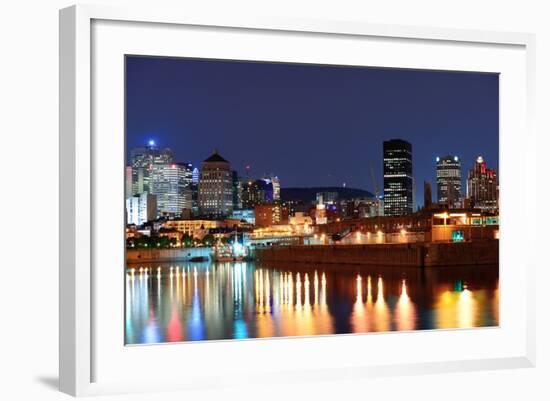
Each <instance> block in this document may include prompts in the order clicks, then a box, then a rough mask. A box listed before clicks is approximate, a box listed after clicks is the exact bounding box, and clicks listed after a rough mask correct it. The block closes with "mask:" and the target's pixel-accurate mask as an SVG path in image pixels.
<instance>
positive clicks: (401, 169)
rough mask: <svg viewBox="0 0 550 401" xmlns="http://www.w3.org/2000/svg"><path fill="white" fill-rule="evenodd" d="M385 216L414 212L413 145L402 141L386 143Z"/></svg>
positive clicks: (393, 140)
mask: <svg viewBox="0 0 550 401" xmlns="http://www.w3.org/2000/svg"><path fill="white" fill-rule="evenodd" d="M383 150H384V169H383V170H384V215H385V216H401V215H407V214H411V213H412V212H413V176H412V145H411V144H410V143H409V142H407V141H404V140H401V139H392V140H389V141H384V147H383Z"/></svg>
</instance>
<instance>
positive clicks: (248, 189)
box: [242, 178, 274, 209]
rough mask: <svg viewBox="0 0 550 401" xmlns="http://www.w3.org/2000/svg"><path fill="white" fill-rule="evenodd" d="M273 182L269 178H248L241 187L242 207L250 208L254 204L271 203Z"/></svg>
mask: <svg viewBox="0 0 550 401" xmlns="http://www.w3.org/2000/svg"><path fill="white" fill-rule="evenodd" d="M273 200H274V197H273V183H272V181H271V180H270V179H266V178H262V179H260V180H255V181H252V180H249V181H247V182H245V183H244V185H243V187H242V207H243V208H245V209H252V208H254V207H255V206H256V205H264V204H268V203H273Z"/></svg>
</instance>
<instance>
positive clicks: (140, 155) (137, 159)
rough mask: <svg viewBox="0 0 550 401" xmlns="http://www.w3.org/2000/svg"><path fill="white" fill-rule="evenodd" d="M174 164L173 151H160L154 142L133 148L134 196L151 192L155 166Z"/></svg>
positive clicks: (131, 152)
mask: <svg viewBox="0 0 550 401" xmlns="http://www.w3.org/2000/svg"><path fill="white" fill-rule="evenodd" d="M171 163H172V151H171V150H170V149H169V148H164V149H159V148H158V147H157V145H156V144H155V142H154V141H149V142H148V144H147V145H146V146H142V147H137V148H133V149H132V150H131V151H130V166H131V168H132V195H139V194H141V193H143V192H149V193H152V191H151V173H152V171H153V167H154V166H155V165H167V164H171Z"/></svg>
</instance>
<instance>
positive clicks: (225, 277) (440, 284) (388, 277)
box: [125, 262, 499, 344]
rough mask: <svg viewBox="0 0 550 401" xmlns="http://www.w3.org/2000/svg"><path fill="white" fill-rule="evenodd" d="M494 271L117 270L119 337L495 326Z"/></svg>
mask: <svg viewBox="0 0 550 401" xmlns="http://www.w3.org/2000/svg"><path fill="white" fill-rule="evenodd" d="M498 319H499V289H498V267H497V266H488V267H462V268H442V269H418V268H411V269H409V268H398V267H393V268H380V269H376V268H371V267H360V268H357V267H350V266H333V265H330V266H320V265H290V266H288V265H287V266H279V265H277V266H267V265H256V264H255V263H245V262H234V263H222V264H210V263H184V264H172V265H170V264H168V265H167V264H155V265H143V266H131V267H128V268H127V269H126V326H125V327H126V343H127V344H151V343H162V342H181V341H201V340H221V339H244V338H263V337H281V336H309V335H326V334H342V333H367V332H380V331H403V330H405V331H408V330H425V329H443V328H445V329H448V328H471V327H486V326H496V325H498Z"/></svg>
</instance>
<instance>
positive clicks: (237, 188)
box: [231, 170, 243, 209]
mask: <svg viewBox="0 0 550 401" xmlns="http://www.w3.org/2000/svg"><path fill="white" fill-rule="evenodd" d="M231 177H232V180H233V181H232V183H233V209H242V207H243V199H242V192H243V186H242V181H241V177H239V174H238V173H237V172H236V171H235V170H233V171H232V172H231Z"/></svg>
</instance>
